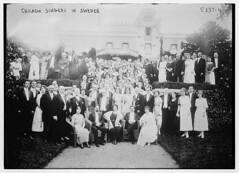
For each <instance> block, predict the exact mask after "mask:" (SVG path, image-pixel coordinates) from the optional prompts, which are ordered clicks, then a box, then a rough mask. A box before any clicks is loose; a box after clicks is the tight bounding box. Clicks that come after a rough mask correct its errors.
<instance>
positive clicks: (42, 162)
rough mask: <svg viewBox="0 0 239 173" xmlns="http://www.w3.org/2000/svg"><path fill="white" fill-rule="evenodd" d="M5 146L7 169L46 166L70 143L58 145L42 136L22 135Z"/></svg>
mask: <svg viewBox="0 0 239 173" xmlns="http://www.w3.org/2000/svg"><path fill="white" fill-rule="evenodd" d="M14 142H15V143H12V142H10V143H9V145H7V147H6V148H5V150H6V152H5V168H6V169H40V168H44V167H45V166H46V165H47V164H48V163H49V162H50V161H51V160H52V159H53V158H54V157H56V155H57V154H59V153H60V152H61V151H62V150H63V149H65V148H66V147H67V146H68V144H60V145H56V144H53V143H51V142H48V141H45V140H42V139H41V138H34V139H32V140H31V139H30V138H27V137H21V138H18V139H16V140H15V141H14Z"/></svg>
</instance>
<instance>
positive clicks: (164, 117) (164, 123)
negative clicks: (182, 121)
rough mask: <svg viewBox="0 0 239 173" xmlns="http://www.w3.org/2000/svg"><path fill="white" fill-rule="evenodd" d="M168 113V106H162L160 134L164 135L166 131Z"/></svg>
mask: <svg viewBox="0 0 239 173" xmlns="http://www.w3.org/2000/svg"><path fill="white" fill-rule="evenodd" d="M168 114H169V110H168V108H162V126H161V134H162V135H165V134H166V133H167V128H168V127H167V121H168V120H167V118H168Z"/></svg>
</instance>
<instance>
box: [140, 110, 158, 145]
mask: <svg viewBox="0 0 239 173" xmlns="http://www.w3.org/2000/svg"><path fill="white" fill-rule="evenodd" d="M149 110H150V107H149V106H145V107H144V111H145V114H144V115H143V116H142V117H141V118H140V120H139V124H140V126H141V130H140V133H139V138H138V142H137V145H140V146H144V145H145V144H148V145H150V143H152V142H155V141H156V139H157V132H158V128H157V125H156V120H155V116H154V114H153V113H152V112H150V111H149Z"/></svg>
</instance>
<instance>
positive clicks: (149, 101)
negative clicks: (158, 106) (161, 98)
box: [143, 85, 154, 112]
mask: <svg viewBox="0 0 239 173" xmlns="http://www.w3.org/2000/svg"><path fill="white" fill-rule="evenodd" d="M151 93H152V92H151V86H150V85H149V86H147V87H146V94H145V95H144V96H143V98H144V100H143V102H144V105H143V107H145V106H149V107H150V112H153V107H154V96H153V95H152V94H151Z"/></svg>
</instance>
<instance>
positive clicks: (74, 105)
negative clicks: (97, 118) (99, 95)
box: [71, 88, 86, 116]
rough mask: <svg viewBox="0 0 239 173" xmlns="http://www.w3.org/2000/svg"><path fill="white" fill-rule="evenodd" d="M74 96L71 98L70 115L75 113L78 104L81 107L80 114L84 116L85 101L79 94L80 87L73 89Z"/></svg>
mask: <svg viewBox="0 0 239 173" xmlns="http://www.w3.org/2000/svg"><path fill="white" fill-rule="evenodd" d="M74 94H75V96H74V97H73V98H71V108H72V111H71V115H74V114H75V113H76V109H77V106H78V105H79V106H80V108H81V114H82V115H83V116H84V114H85V111H86V101H85V99H84V98H83V97H81V96H80V89H79V88H76V89H75V90H74Z"/></svg>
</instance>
